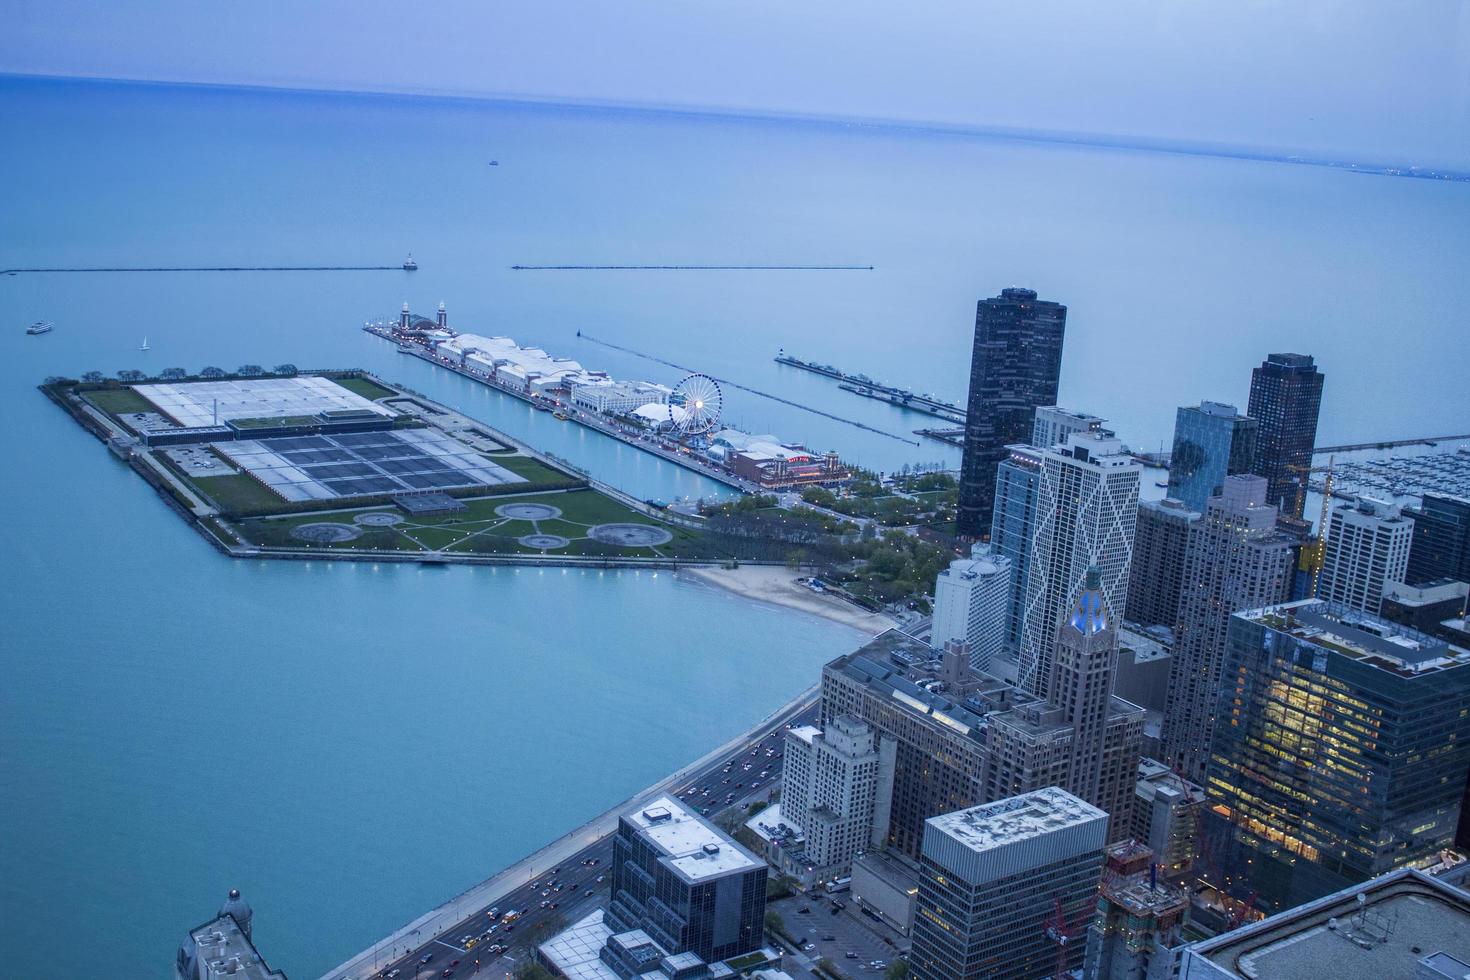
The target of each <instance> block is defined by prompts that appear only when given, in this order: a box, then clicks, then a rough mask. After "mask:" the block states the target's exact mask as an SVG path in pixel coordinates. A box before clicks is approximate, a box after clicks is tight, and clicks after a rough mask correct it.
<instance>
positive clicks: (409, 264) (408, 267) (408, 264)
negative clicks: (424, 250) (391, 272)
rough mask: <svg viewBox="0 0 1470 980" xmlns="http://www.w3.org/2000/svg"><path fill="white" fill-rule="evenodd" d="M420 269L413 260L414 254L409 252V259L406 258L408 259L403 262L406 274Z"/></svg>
mask: <svg viewBox="0 0 1470 980" xmlns="http://www.w3.org/2000/svg"><path fill="white" fill-rule="evenodd" d="M418 267H419V264H418V263H417V262H415V261H414V260H413V253H412V252H409V253H408V258H406V259H404V260H403V271H404V272H412V271H414V270H415V269H417V268H418Z"/></svg>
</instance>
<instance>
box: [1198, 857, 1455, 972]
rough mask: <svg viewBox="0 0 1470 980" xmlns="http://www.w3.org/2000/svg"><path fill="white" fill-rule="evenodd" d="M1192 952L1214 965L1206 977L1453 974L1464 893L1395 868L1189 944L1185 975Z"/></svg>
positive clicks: (1415, 872) (1433, 880)
mask: <svg viewBox="0 0 1470 980" xmlns="http://www.w3.org/2000/svg"><path fill="white" fill-rule="evenodd" d="M1194 958H1198V959H1203V960H1205V961H1207V962H1209V963H1210V964H1211V965H1212V966H1214V967H1215V968H1216V970H1217V971H1218V972H1217V973H1213V974H1211V975H1212V976H1219V977H1228V978H1236V977H1238V978H1250V980H1317V978H1320V977H1332V978H1334V980H1428V978H1434V977H1444V978H1446V980H1448V978H1454V980H1461V978H1463V977H1464V976H1465V975H1466V974H1467V973H1470V895H1467V894H1466V893H1465V892H1462V891H1460V890H1459V889H1457V888H1453V887H1451V886H1450V885H1447V884H1445V883H1444V882H1442V881H1437V880H1435V879H1434V878H1431V877H1429V876H1428V875H1425V874H1422V873H1420V872H1418V871H1414V870H1411V869H1403V870H1400V871H1395V872H1392V873H1390V874H1386V875H1383V876H1382V877H1379V878H1374V879H1372V880H1371V881H1368V882H1365V883H1364V884H1361V885H1355V886H1353V887H1352V888H1346V889H1343V890H1342V891H1340V892H1336V893H1334V894H1332V895H1328V896H1326V897H1325V898H1320V899H1318V900H1317V901H1315V902H1308V903H1307V904H1305V905H1299V906H1297V907H1296V908H1294V909H1289V910H1287V911H1285V912H1282V913H1280V914H1279V915H1273V916H1271V917H1270V918H1267V919H1263V920H1261V921H1260V922H1255V923H1252V924H1250V925H1247V926H1243V927H1241V928H1239V929H1235V930H1233V931H1231V932H1227V933H1225V934H1223V935H1220V936H1216V937H1214V938H1213V939H1206V940H1203V941H1201V942H1197V943H1193V944H1191V945H1190V946H1188V947H1186V952H1185V972H1184V975H1185V976H1189V975H1190V973H1189V962H1190V960H1191V959H1194ZM1434 969H1438V970H1439V972H1438V973H1435V972H1431V971H1432V970H1434Z"/></svg>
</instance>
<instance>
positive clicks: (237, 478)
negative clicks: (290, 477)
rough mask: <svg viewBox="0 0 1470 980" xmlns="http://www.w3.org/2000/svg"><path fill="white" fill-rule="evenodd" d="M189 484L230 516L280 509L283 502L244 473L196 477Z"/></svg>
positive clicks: (263, 485) (191, 478)
mask: <svg viewBox="0 0 1470 980" xmlns="http://www.w3.org/2000/svg"><path fill="white" fill-rule="evenodd" d="M190 482H191V483H193V484H194V485H195V486H196V487H198V488H199V489H200V491H202V492H203V493H204V494H205V495H206V496H208V497H210V498H212V499H213V500H214V502H215V503H217V504H219V506H220V509H221V510H223V511H225V512H226V513H230V514H248V513H250V512H252V511H260V510H267V509H269V508H272V507H280V506H281V505H282V504H283V503H284V501H282V500H281V498H280V497H277V496H276V495H275V494H274V493H272V492H271V491H269V490H267V489H266V488H265V484H263V483H261V482H259V481H258V480H256V479H254V478H253V477H249V476H246V475H245V474H244V473H236V474H234V475H232V476H196V477H190Z"/></svg>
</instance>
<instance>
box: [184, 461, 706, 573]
mask: <svg viewBox="0 0 1470 980" xmlns="http://www.w3.org/2000/svg"><path fill="white" fill-rule="evenodd" d="M219 479H230V478H229V477H223V478H221V477H207V478H204V479H201V480H200V481H199V482H200V483H207V482H209V481H212V480H219ZM460 503H461V504H463V505H464V506H465V509H464V510H463V511H459V512H456V513H452V514H434V515H411V514H405V513H403V512H402V511H401V510H400V509H399V508H397V507H393V506H379V507H366V508H358V509H354V510H332V511H327V512H316V513H310V514H293V515H291V516H289V517H258V518H251V519H248V520H241V521H236V522H234V523H233V524H232V525H231V526H232V528H233V530H234V531H235V532H236V533H237V534H238V535H239V536H240V537H241V538H243V539H244V540H246V541H248V542H250V543H251V544H254V545H257V546H259V547H262V548H290V549H293V550H298V549H303V548H320V549H322V550H323V551H328V552H330V551H333V550H342V549H350V550H353V551H396V552H444V553H445V554H446V555H448V556H453V555H455V554H466V555H497V554H498V555H536V554H546V555H568V556H594V557H597V556H600V557H608V558H667V557H673V556H680V557H693V556H696V555H699V554H700V553H701V550H702V549H701V540H700V539H701V535H700V534H699V533H698V532H696V531H691V530H688V529H686V528H683V527H679V526H676V525H672V524H665V523H663V522H660V521H656V520H653V519H652V518H649V517H648V516H647V515H645V514H642V513H640V512H638V511H636V510H633V509H632V508H631V507H627V506H625V505H623V504H621V503H619V502H618V501H616V500H614V499H612V498H611V497H607V496H604V495H603V494H601V493H598V492H597V491H595V490H589V489H578V490H568V491H561V492H554V493H534V494H525V495H514V496H494V497H478V498H472V499H462V500H460Z"/></svg>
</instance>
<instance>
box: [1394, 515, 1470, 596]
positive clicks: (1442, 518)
mask: <svg viewBox="0 0 1470 980" xmlns="http://www.w3.org/2000/svg"><path fill="white" fill-rule="evenodd" d="M1404 513H1405V514H1407V515H1408V517H1409V519H1410V520H1412V521H1413V522H1414V541H1413V544H1412V545H1411V546H1410V548H1409V578H1408V580H1409V582H1411V583H1413V584H1415V585H1418V584H1419V583H1420V582H1432V581H1435V580H1437V579H1445V578H1448V579H1455V580H1457V581H1460V582H1470V500H1467V499H1465V498H1464V497H1452V496H1450V495H1449V494H1443V493H1426V494H1425V495H1424V498H1423V500H1422V501H1421V502H1420V504H1419V506H1418V507H1405V508H1404Z"/></svg>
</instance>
